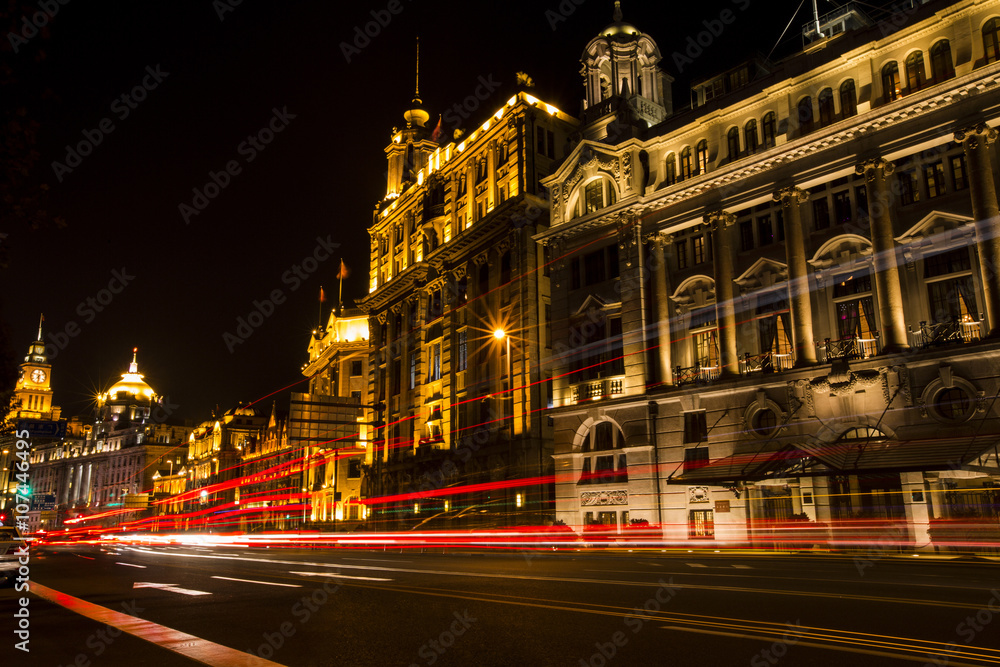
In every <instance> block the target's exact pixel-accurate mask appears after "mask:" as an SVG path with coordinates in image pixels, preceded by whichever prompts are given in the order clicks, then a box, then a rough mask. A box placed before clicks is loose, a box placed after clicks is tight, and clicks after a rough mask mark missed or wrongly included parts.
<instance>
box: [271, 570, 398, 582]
mask: <svg viewBox="0 0 1000 667" xmlns="http://www.w3.org/2000/svg"><path fill="white" fill-rule="evenodd" d="M289 574H298V575H301V576H303V577H336V578H337V579H357V580H358V581H392V579H386V578H384V577H352V576H351V575H349V574H337V573H336V572H292V571H289Z"/></svg>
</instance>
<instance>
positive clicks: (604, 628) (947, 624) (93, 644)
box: [0, 545, 1000, 667]
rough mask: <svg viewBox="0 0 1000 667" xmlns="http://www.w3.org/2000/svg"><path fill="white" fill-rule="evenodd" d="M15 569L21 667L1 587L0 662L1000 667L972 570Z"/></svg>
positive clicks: (697, 560) (35, 561) (861, 559)
mask: <svg viewBox="0 0 1000 667" xmlns="http://www.w3.org/2000/svg"><path fill="white" fill-rule="evenodd" d="M30 568H31V572H30V577H31V582H32V584H33V588H32V594H31V596H30V598H29V599H30V602H29V605H28V609H29V610H30V628H29V632H30V643H29V648H30V653H27V654H25V653H21V652H20V651H18V650H16V649H15V648H14V646H13V645H14V644H15V643H16V642H17V641H18V639H17V638H16V637H15V636H14V635H13V630H14V629H15V626H16V623H17V620H16V619H15V618H14V616H13V614H14V612H15V610H16V609H17V608H18V607H19V604H18V602H17V600H18V598H20V597H23V596H24V594H23V593H17V592H15V591H13V590H12V589H10V588H6V589H3V590H0V641H2V642H5V643H7V644H9V646H3V647H2V649H0V655H4V656H5V657H6V659H5V660H4V663H5V664H10V665H22V664H23V665H53V666H55V665H64V666H68V665H77V667H89V666H90V665H130V666H133V665H157V666H159V665H191V664H198V661H196V660H195V659H192V658H191V657H188V656H191V655H195V656H197V657H198V658H200V661H201V662H204V663H206V664H213V665H227V666H228V665H233V666H235V665H240V666H243V665H246V666H247V667H254V666H256V665H261V666H263V665H266V664H268V663H267V662H265V661H260V660H255V659H254V658H253V657H252V656H256V657H259V658H264V659H266V660H268V661H270V662H271V663H277V664H281V665H338V666H339V665H380V666H381V665H403V666H407V665H565V666H574V667H577V666H580V665H584V666H586V665H590V666H592V667H604V666H605V665H698V666H699V667H705V666H706V665H750V666H751V667H763V666H765V665H778V664H781V665H837V666H838V667H840V666H842V665H844V664H850V665H886V664H901V665H902V664H912V663H914V662H915V663H917V664H930V665H938V664H947V665H952V666H954V665H985V664H1000V563H994V562H989V561H984V560H976V559H965V560H962V559H931V558H927V557H914V556H894V555H892V556H890V555H885V554H881V553H875V552H872V553H863V554H857V555H845V556H829V555H792V554H732V553H711V552H692V553H688V552H683V551H682V552H669V553H662V552H660V551H648V552H632V553H628V552H624V553H622V552H610V551H598V552H592V553H582V552H560V553H545V552H542V553H499V554H493V553H488V554H482V553H447V554H440V553H434V554H431V553H420V552H415V551H404V552H402V553H400V552H399V551H398V550H397V551H384V552H383V551H354V550H346V549H316V550H309V549H278V548H271V549H262V548H260V549H258V548H254V549H247V548H242V549H237V548H215V547H198V546H138V545H135V546H104V547H100V546H96V545H80V546H72V547H44V546H34V547H33V548H32V551H31V562H30ZM119 628H125V629H126V631H124V632H123V631H121V630H120V629H119ZM129 632H135V633H138V634H140V635H142V637H144V638H139V637H136V636H133V635H132V634H129ZM251 654H252V655H251ZM8 660H10V662H8Z"/></svg>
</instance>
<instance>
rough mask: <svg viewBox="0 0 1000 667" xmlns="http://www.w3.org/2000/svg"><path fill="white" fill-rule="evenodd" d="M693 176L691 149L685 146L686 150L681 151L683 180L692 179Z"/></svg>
mask: <svg viewBox="0 0 1000 667" xmlns="http://www.w3.org/2000/svg"><path fill="white" fill-rule="evenodd" d="M691 174H692V165H691V147H690V146H685V147H684V150H682V151H681V180H682V181H683V180H684V179H687V178H691Z"/></svg>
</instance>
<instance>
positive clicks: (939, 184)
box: [924, 160, 945, 199]
mask: <svg viewBox="0 0 1000 667" xmlns="http://www.w3.org/2000/svg"><path fill="white" fill-rule="evenodd" d="M924 180H926V181H927V198H928V199H934V198H935V197H940V196H941V195H943V194H944V193H945V186H944V163H943V162H941V160H938V161H937V162H935V163H933V164H927V165H924Z"/></svg>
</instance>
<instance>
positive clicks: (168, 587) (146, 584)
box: [132, 581, 211, 595]
mask: <svg viewBox="0 0 1000 667" xmlns="http://www.w3.org/2000/svg"><path fill="white" fill-rule="evenodd" d="M132 588H157V589H160V590H163V591H170V592H171V593H180V594H181V595H211V593H209V592H208V591H195V590H192V589H190V588H181V587H179V586H177V585H175V584H154V583H153V582H151V581H137V582H135V583H134V584H132Z"/></svg>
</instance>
